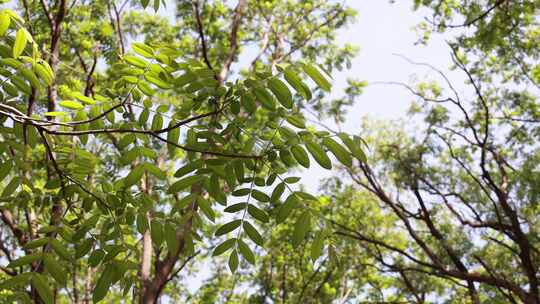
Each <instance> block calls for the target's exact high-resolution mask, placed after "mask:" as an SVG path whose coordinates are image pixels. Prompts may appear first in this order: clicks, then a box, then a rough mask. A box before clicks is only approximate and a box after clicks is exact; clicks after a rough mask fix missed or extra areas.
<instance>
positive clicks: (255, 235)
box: [243, 221, 264, 247]
mask: <svg viewBox="0 0 540 304" xmlns="http://www.w3.org/2000/svg"><path fill="white" fill-rule="evenodd" d="M243 227H244V230H245V231H246V234H247V235H248V236H249V238H250V239H251V240H252V241H253V242H254V243H255V244H257V245H259V246H261V247H262V246H263V244H264V240H263V238H262V236H261V234H260V233H259V232H258V231H257V229H255V227H253V225H251V224H250V223H249V222H248V221H244V224H243Z"/></svg>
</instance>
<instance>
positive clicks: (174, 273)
mask: <svg viewBox="0 0 540 304" xmlns="http://www.w3.org/2000/svg"><path fill="white" fill-rule="evenodd" d="M200 253H201V252H200V251H197V252H195V253H194V254H192V255H190V256H189V257H187V258H186V259H185V260H184V262H183V263H182V265H180V267H178V269H176V270H175V271H174V272H173V273H171V275H170V277H169V278H168V279H167V282H169V281H171V280H173V279H174V278H175V277H176V276H177V275H178V273H180V271H182V269H184V267H186V265H187V264H188V263H189V262H190V261H191V260H193V259H194V258H195V257H196V256H197V255H199V254H200Z"/></svg>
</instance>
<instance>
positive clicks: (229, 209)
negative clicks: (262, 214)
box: [223, 203, 247, 213]
mask: <svg viewBox="0 0 540 304" xmlns="http://www.w3.org/2000/svg"><path fill="white" fill-rule="evenodd" d="M246 206H247V204H246V203H238V204H234V205H230V206H229V207H227V208H225V210H223V211H224V212H227V213H235V212H238V211H241V210H244V209H246Z"/></svg>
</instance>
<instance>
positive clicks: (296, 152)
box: [291, 145, 309, 168]
mask: <svg viewBox="0 0 540 304" xmlns="http://www.w3.org/2000/svg"><path fill="white" fill-rule="evenodd" d="M291 153H292V155H293V156H294V159H296V161H297V162H298V163H299V164H300V165H302V166H303V167H305V168H309V155H308V154H307V152H306V150H304V148H302V147H301V146H300V145H293V146H292V147H291Z"/></svg>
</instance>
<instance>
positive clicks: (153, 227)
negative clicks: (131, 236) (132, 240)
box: [150, 219, 163, 247]
mask: <svg viewBox="0 0 540 304" xmlns="http://www.w3.org/2000/svg"><path fill="white" fill-rule="evenodd" d="M150 235H151V236H152V242H153V243H154V244H155V245H156V246H157V247H159V246H160V245H161V243H162V242H163V225H161V223H160V222H159V220H158V219H152V221H151V222H150Z"/></svg>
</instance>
